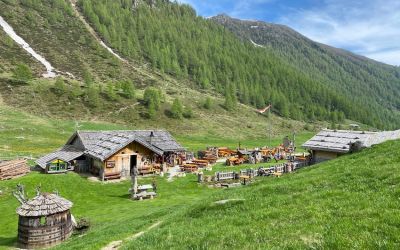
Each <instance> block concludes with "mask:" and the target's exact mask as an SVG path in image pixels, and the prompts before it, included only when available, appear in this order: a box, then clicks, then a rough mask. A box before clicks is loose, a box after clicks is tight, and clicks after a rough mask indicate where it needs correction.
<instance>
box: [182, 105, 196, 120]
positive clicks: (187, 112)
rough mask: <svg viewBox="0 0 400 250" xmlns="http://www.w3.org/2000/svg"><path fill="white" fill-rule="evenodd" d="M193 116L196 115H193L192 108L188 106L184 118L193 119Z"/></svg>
mask: <svg viewBox="0 0 400 250" xmlns="http://www.w3.org/2000/svg"><path fill="white" fill-rule="evenodd" d="M193 116H194V114H193V110H192V107H190V106H186V107H185V110H184V111H183V117H185V118H188V119H190V118H193Z"/></svg>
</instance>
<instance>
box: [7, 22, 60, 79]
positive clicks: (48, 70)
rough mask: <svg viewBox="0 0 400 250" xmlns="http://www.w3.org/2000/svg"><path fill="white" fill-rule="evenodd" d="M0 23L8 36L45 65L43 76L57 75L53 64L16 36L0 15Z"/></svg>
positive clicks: (52, 76)
mask: <svg viewBox="0 0 400 250" xmlns="http://www.w3.org/2000/svg"><path fill="white" fill-rule="evenodd" d="M0 25H1V27H3V30H4V31H5V32H6V33H7V35H8V36H10V37H11V38H12V39H13V40H14V41H15V42H16V43H18V45H20V46H21V47H22V48H23V49H24V50H26V51H27V52H28V53H29V54H31V55H32V56H33V57H34V58H35V59H36V60H38V61H39V62H40V63H41V64H43V65H44V66H45V67H46V73H44V74H43V75H42V76H43V77H45V78H54V77H56V76H57V74H56V73H55V69H54V68H53V66H51V64H50V63H49V62H48V61H47V60H46V59H45V58H44V57H43V56H41V55H39V54H38V53H36V51H34V50H33V49H32V48H31V46H29V44H28V43H27V42H25V40H24V39H23V38H22V37H20V36H18V35H17V33H15V31H14V29H13V28H12V27H11V26H10V25H9V24H8V23H7V22H6V21H5V20H4V19H3V17H2V16H0Z"/></svg>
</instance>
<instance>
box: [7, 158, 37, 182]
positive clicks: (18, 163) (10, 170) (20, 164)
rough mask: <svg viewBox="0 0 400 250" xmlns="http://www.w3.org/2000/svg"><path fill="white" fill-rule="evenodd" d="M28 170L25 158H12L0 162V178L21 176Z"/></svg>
mask: <svg viewBox="0 0 400 250" xmlns="http://www.w3.org/2000/svg"><path fill="white" fill-rule="evenodd" d="M29 172H30V168H29V166H28V164H27V162H26V160H12V161H3V162H0V180H9V179H14V178H17V177H21V176H24V175H26V174H27V173H29Z"/></svg>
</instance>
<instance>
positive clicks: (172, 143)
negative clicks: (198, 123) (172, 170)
mask: <svg viewBox="0 0 400 250" xmlns="http://www.w3.org/2000/svg"><path fill="white" fill-rule="evenodd" d="M184 160H185V149H184V148H183V147H182V146H181V145H180V144H179V143H178V142H177V141H176V140H175V139H174V138H173V137H172V136H171V134H170V133H168V132H167V131H163V130H158V131H147V130H146V131H144V130H135V131H77V132H76V133H74V134H73V135H72V136H71V138H70V139H69V140H68V141H67V143H66V145H65V146H64V147H62V148H61V149H59V150H57V151H55V152H53V153H51V154H48V155H46V156H43V157H42V158H40V159H38V160H37V161H36V163H37V164H38V165H39V166H41V167H42V168H43V169H44V170H45V172H46V173H62V172H65V171H67V170H74V171H76V172H80V173H91V174H93V175H95V176H99V177H100V178H101V179H102V180H108V179H119V178H126V177H130V175H131V172H132V169H133V167H134V166H136V167H137V169H138V171H139V174H142V175H146V174H154V173H160V172H161V171H163V170H164V171H165V170H166V168H167V167H173V166H175V165H178V164H181V163H182V161H184Z"/></svg>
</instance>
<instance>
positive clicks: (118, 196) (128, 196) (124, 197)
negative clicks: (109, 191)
mask: <svg viewBox="0 0 400 250" xmlns="http://www.w3.org/2000/svg"><path fill="white" fill-rule="evenodd" d="M108 197H112V198H120V199H124V200H130V199H131V195H130V194H121V195H108Z"/></svg>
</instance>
